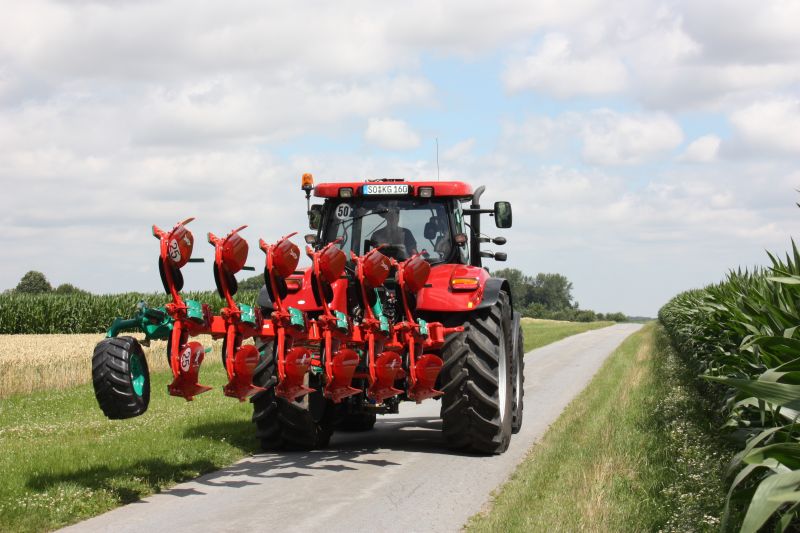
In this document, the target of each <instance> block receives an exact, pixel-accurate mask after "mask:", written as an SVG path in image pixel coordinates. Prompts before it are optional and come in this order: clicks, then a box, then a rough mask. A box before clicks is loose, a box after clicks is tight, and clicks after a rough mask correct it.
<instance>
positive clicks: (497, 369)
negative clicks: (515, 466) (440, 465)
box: [440, 292, 514, 454]
mask: <svg viewBox="0 0 800 533" xmlns="http://www.w3.org/2000/svg"><path fill="white" fill-rule="evenodd" d="M443 318H444V319H445V321H446V322H449V324H447V325H456V324H455V323H454V320H457V319H454V318H452V315H451V316H450V317H443ZM460 320H461V325H463V326H464V331H463V332H461V333H455V334H452V335H449V336H448V337H447V340H446V342H445V344H444V346H443V347H442V359H444V366H443V368H442V371H441V374H440V380H441V381H440V383H441V386H442V390H443V391H444V396H443V397H442V431H443V433H444V437H445V440H446V441H447V442H448V444H449V445H450V446H451V447H452V448H454V449H458V450H463V451H467V452H473V453H486V454H499V453H503V452H504V451H505V450H506V449H507V448H508V444H509V442H510V440H511V423H512V407H513V405H512V404H513V396H512V394H513V382H512V373H513V372H512V362H513V360H514V357H513V355H512V351H513V343H512V331H511V328H512V324H511V306H510V305H509V298H508V295H507V294H506V293H504V292H501V293H500V297H499V299H498V301H497V302H496V303H495V304H494V305H493V306H492V307H490V308H488V309H481V310H479V311H474V312H471V313H469V314H467V315H466V316H462V318H461V319H460Z"/></svg>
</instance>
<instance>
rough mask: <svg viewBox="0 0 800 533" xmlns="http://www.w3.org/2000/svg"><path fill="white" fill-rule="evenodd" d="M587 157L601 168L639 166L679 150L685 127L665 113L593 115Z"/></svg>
mask: <svg viewBox="0 0 800 533" xmlns="http://www.w3.org/2000/svg"><path fill="white" fill-rule="evenodd" d="M582 136H583V143H584V144H583V157H584V159H585V160H586V161H588V162H589V163H593V164H598V165H635V164H640V163H643V162H645V161H647V160H649V159H652V158H654V157H657V156H660V155H662V154H663V153H665V152H668V151H669V150H672V149H674V148H676V147H677V146H678V145H680V143H681V142H682V141H683V131H682V130H681V127H680V126H679V125H678V124H677V123H676V122H675V121H674V120H672V119H671V118H670V117H669V116H667V115H666V114H664V113H653V114H647V115H645V114H631V115H625V114H620V113H616V112H613V111H608V110H604V111H602V110H601V111H597V112H594V113H592V115H591V120H589V121H587V122H586V123H585V125H584V128H583V133H582Z"/></svg>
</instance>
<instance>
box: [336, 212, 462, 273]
mask: <svg viewBox="0 0 800 533" xmlns="http://www.w3.org/2000/svg"><path fill="white" fill-rule="evenodd" d="M448 205H449V204H448V203H446V201H440V200H436V199H428V198H403V199H386V198H374V199H371V198H370V199H363V198H359V199H358V200H353V199H351V200H349V201H348V200H343V201H339V202H335V203H331V204H329V205H328V210H329V212H328V218H327V224H326V227H325V229H324V231H323V234H322V238H323V241H324V242H326V243H327V242H331V241H334V240H336V239H337V238H341V239H342V242H341V243H340V244H339V247H340V248H341V249H342V250H343V251H344V252H345V253H347V255H348V256H349V255H350V252H351V251H352V252H353V253H355V254H356V255H362V254H364V253H366V252H368V251H369V250H371V249H373V248H375V247H377V246H380V245H383V246H382V247H381V252H382V253H384V254H385V255H387V256H389V257H393V258H395V259H397V260H399V261H402V260H404V259H408V258H409V257H411V256H412V255H414V254H415V253H418V252H419V253H421V254H422V255H423V257H425V259H427V260H428V261H431V262H440V261H446V260H447V259H448V258H449V257H450V253H451V252H452V239H451V236H450V219H449V218H448V209H447V208H448Z"/></svg>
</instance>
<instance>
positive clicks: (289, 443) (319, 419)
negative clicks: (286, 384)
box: [250, 342, 334, 450]
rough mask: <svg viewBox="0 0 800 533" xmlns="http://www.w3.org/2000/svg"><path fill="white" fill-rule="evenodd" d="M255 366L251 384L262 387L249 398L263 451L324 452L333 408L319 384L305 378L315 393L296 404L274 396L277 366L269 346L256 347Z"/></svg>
mask: <svg viewBox="0 0 800 533" xmlns="http://www.w3.org/2000/svg"><path fill="white" fill-rule="evenodd" d="M256 346H257V347H258V349H259V352H260V359H259V362H258V366H256V369H255V372H254V374H253V384H254V385H256V386H258V387H263V388H264V389H266V390H264V391H261V392H258V393H256V394H255V395H253V396H252V397H251V398H250V401H251V402H252V403H253V422H254V423H255V424H256V436H257V437H258V438H259V439H260V440H261V447H262V448H263V449H264V450H312V449H316V448H324V447H326V446H327V445H328V442H329V441H330V438H331V434H332V433H333V423H334V406H333V404H332V403H331V402H329V401H328V400H326V399H325V398H324V397H323V396H322V392H321V390H322V384H321V383H318V382H317V379H318V378H317V377H316V376H313V375H311V373H309V374H308V376H309V380H310V381H309V383H308V385H309V386H310V387H313V388H315V389H317V391H315V392H312V393H310V394H306V395H305V396H303V397H302V398H300V401H294V402H291V401H288V400H286V399H285V398H279V397H277V396H276V395H275V385H276V383H277V381H278V380H277V363H276V360H275V348H274V343H273V342H268V343H264V344H262V343H258V342H257V344H256Z"/></svg>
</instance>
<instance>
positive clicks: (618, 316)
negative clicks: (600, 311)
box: [606, 313, 628, 322]
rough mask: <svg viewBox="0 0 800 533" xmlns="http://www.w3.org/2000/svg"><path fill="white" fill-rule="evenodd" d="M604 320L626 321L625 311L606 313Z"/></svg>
mask: <svg viewBox="0 0 800 533" xmlns="http://www.w3.org/2000/svg"><path fill="white" fill-rule="evenodd" d="M606 320H613V321H614V322H627V321H628V316H627V315H626V314H625V313H606Z"/></svg>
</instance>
